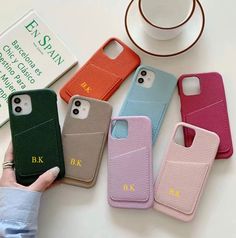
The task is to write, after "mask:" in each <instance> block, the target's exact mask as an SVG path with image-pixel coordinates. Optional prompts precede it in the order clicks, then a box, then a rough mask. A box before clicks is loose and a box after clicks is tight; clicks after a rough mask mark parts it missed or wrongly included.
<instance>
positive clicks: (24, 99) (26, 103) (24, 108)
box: [11, 94, 32, 116]
mask: <svg viewBox="0 0 236 238" xmlns="http://www.w3.org/2000/svg"><path fill="white" fill-rule="evenodd" d="M11 103H12V112H13V114H14V115H15V116H23V115H28V114H30V113H31V112H32V103H31V98H30V96H29V95H27V94H21V95H16V96H14V97H13V98H12V102H11Z"/></svg>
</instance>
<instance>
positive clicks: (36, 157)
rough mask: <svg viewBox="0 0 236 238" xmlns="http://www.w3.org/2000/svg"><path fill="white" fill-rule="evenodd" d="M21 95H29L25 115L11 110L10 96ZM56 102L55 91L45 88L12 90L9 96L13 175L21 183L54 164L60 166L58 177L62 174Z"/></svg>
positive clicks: (28, 180)
mask: <svg viewBox="0 0 236 238" xmlns="http://www.w3.org/2000/svg"><path fill="white" fill-rule="evenodd" d="M21 95H29V96H30V98H31V104H32V111H31V112H30V113H29V114H27V115H17V114H14V112H13V107H12V103H13V100H14V99H16V98H18V97H20V96H21ZM18 100H19V99H18ZM56 102H57V97H56V94H55V93H54V92H53V91H51V90H48V89H42V90H33V91H23V92H16V93H13V94H11V95H10V97H9V103H8V105H9V115H10V125H11V133H12V143H13V148H14V161H15V168H16V178H17V181H18V182H19V183H21V184H24V185H29V184H31V183H32V182H34V181H35V180H36V179H37V178H38V177H39V176H40V175H41V174H42V173H43V172H45V171H47V170H48V169H51V168H52V167H54V166H58V167H59V168H60V173H59V175H58V178H62V177H63V176H64V173H65V168H64V160H63V150H62V142H61V131H60V126H59V122H58V112H57V105H56ZM27 103H29V102H27Z"/></svg>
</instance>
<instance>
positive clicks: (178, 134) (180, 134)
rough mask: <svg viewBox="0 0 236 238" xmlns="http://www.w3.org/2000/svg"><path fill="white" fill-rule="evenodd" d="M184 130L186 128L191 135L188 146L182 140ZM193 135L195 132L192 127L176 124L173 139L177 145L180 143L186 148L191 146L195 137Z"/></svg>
mask: <svg viewBox="0 0 236 238" xmlns="http://www.w3.org/2000/svg"><path fill="white" fill-rule="evenodd" d="M184 130H188V132H189V133H190V134H191V135H192V138H193V140H192V141H191V144H190V145H189V146H186V145H185V142H184V134H183V132H184ZM195 135H196V132H195V130H193V129H192V128H189V127H185V126H178V127H177V129H176V131H175V135H174V138H173V140H174V142H175V143H176V144H177V145H181V146H183V147H186V148H188V147H191V146H192V144H193V141H194V139H195Z"/></svg>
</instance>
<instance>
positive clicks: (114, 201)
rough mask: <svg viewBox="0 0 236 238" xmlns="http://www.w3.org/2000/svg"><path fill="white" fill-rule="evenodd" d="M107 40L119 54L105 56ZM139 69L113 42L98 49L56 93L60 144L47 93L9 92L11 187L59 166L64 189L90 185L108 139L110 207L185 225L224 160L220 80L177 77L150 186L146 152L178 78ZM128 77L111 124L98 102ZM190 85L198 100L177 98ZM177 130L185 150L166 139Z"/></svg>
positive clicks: (226, 143) (226, 139)
mask: <svg viewBox="0 0 236 238" xmlns="http://www.w3.org/2000/svg"><path fill="white" fill-rule="evenodd" d="M112 41H116V42H118V43H119V45H120V46H122V51H121V52H120V53H119V55H118V56H116V57H115V58H110V57H109V56H108V55H107V54H105V48H106V47H107V46H108V45H109V44H110V43H111V42H112ZM139 64H140V58H139V56H138V55H137V54H136V53H134V52H133V51H132V50H131V49H130V48H128V46H126V45H125V44H124V43H123V42H121V41H120V40H118V39H116V38H112V39H109V40H108V41H107V42H105V44H104V45H103V46H102V47H101V48H99V50H98V51H97V52H96V53H95V54H94V55H93V56H92V57H91V58H90V60H89V61H88V62H87V63H86V64H85V65H84V66H83V67H82V68H81V69H80V70H79V71H78V72H77V74H76V75H75V76H74V77H73V78H72V79H71V80H70V81H69V82H68V83H67V84H66V85H65V86H64V87H63V88H62V89H61V91H60V95H61V97H62V98H63V99H64V100H65V101H66V102H69V104H68V110H67V115H66V118H65V121H64V126H63V131H62V140H61V133H60V126H59V122H58V113H57V106H56V94H55V93H53V92H52V91H50V90H46V89H44V90H34V91H23V92H17V93H13V94H11V95H10V97H9V114H10V123H11V133H12V140H13V148H14V158H15V167H16V178H17V181H18V182H19V183H21V184H24V185H29V184H31V183H32V182H34V181H35V180H36V179H37V178H38V177H39V176H40V175H41V174H42V173H43V172H45V171H46V170H48V169H50V168H52V167H54V166H58V167H59V168H60V173H59V175H58V178H62V177H63V176H64V175H65V178H64V179H63V182H64V183H67V184H70V185H75V186H81V187H86V188H90V187H92V186H93V185H95V183H96V180H97V176H98V172H99V167H100V164H101V159H102V156H103V150H104V147H105V144H106V140H107V134H108V202H109V204H110V205H111V206H113V207H118V208H137V209H146V208H149V207H151V206H154V209H156V210H158V211H161V212H163V213H165V214H167V215H170V216H172V217H175V218H177V219H180V220H183V221H190V220H191V219H192V218H193V217H194V215H195V213H196V209H197V205H198V203H199V201H200V197H201V195H202V193H203V190H204V187H205V185H206V182H207V178H208V175H209V173H210V171H211V167H212V164H213V161H214V159H215V157H216V156H217V158H229V157H230V156H231V155H232V153H233V144H232V138H231V132H230V125H229V118H228V112H227V104H226V97H225V92H224V85H223V80H222V77H221V75H220V74H218V73H204V74H187V75H182V76H181V77H180V78H179V80H178V90H179V95H180V101H181V115H182V121H183V122H181V123H178V124H177V125H176V127H175V130H174V133H173V135H172V138H171V140H170V144H169V147H168V149H167V153H166V156H165V157H164V159H163V163H162V167H161V169H160V172H159V174H158V178H157V180H156V182H155V185H154V186H153V171H152V144H154V143H155V141H156V138H157V136H158V133H159V130H160V128H161V124H162V122H163V119H164V116H165V113H166V111H167V108H168V105H169V102H170V100H171V97H172V95H173V92H174V90H175V87H176V83H177V80H176V78H175V76H173V75H172V74H169V73H167V72H164V71H161V70H158V69H155V68H152V67H149V66H145V65H141V66H139ZM138 66H139V67H138ZM136 67H138V68H137V69H136ZM135 69H136V72H135V74H134V77H133V80H132V83H131V86H130V89H129V92H128V94H127V96H126V99H125V101H124V103H123V105H122V107H121V110H120V113H119V117H114V118H113V119H112V120H111V116H112V107H111V105H110V104H109V103H108V102H105V101H101V100H108V99H109V98H110V96H111V95H112V94H113V93H114V92H115V91H116V90H117V88H118V87H119V86H120V85H121V83H122V82H123V81H124V80H125V79H126V78H127V77H128V75H129V74H130V73H131V72H132V71H133V70H135ZM189 77H195V78H197V79H198V80H199V84H200V92H199V93H197V94H191V95H186V94H185V91H184V88H183V81H184V80H185V79H186V78H189ZM78 95H80V96H78ZM21 100H23V101H24V100H25V101H24V103H23V101H21ZM19 106H21V107H19ZM29 106H30V107H29ZM24 107H25V108H24ZM21 110H23V111H24V112H23V113H22V111H21ZM109 125H110V130H109ZM179 127H182V128H183V132H184V144H185V146H184V145H181V144H177V142H176V141H175V136H176V133H177V129H178V128H179ZM108 132H109V133H108ZM62 145H63V149H62ZM63 151H64V153H63ZM63 154H64V159H63Z"/></svg>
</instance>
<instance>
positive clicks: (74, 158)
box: [62, 132, 105, 182]
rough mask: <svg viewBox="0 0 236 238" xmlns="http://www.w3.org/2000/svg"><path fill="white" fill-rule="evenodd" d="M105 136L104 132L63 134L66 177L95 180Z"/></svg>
mask: <svg viewBox="0 0 236 238" xmlns="http://www.w3.org/2000/svg"><path fill="white" fill-rule="evenodd" d="M104 136H105V133H104V132H96V133H78V134H65V135H63V138H62V141H63V146H64V160H65V169H66V175H65V177H67V178H71V179H76V180H80V181H84V182H91V181H92V180H93V178H94V175H95V172H96V169H97V167H98V165H99V159H100V156H101V153H102V145H103V140H104Z"/></svg>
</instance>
